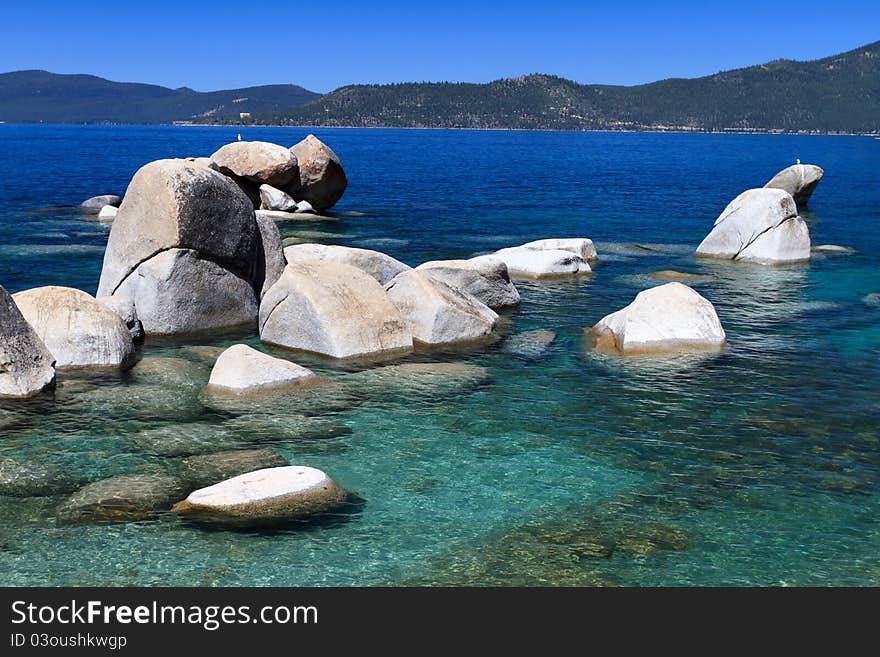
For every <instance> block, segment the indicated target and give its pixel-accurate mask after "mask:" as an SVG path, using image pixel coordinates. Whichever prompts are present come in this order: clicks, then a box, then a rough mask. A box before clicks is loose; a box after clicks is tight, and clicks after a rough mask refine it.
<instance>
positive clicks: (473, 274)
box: [416, 257, 520, 310]
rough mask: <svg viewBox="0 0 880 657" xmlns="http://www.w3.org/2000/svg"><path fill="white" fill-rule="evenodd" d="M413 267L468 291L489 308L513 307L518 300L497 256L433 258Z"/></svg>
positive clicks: (507, 274)
mask: <svg viewBox="0 0 880 657" xmlns="http://www.w3.org/2000/svg"><path fill="white" fill-rule="evenodd" d="M416 269H417V270H419V271H423V272H424V273H425V275H426V276H428V277H429V278H430V279H431V280H439V281H442V282H443V283H446V284H447V285H448V286H450V287H452V288H454V289H456V290H459V291H460V292H464V293H465V294H470V295H471V296H473V297H475V298H477V299H478V300H480V301H481V302H483V303H484V304H486V305H487V306H489V307H490V308H492V309H493V310H495V309H498V308H507V307H510V306H515V305H517V304H518V303H519V300H520V299H519V292H518V291H517V289H516V286H515V285H514V284H513V283H512V282H511V280H510V274H509V273H508V271H507V265H506V264H504V261H503V260H499V259H497V258H491V257H487V258H474V259H471V260H433V261H431V262H425V263H423V264H421V265H419V266H418V267H416Z"/></svg>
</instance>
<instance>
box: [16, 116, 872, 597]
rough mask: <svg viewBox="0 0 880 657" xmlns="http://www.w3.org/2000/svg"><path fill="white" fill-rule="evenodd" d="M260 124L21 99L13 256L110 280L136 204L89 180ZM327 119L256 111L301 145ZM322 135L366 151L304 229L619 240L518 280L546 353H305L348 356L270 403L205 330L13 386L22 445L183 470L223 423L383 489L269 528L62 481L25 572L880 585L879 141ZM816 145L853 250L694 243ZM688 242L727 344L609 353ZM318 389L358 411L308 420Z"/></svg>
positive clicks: (129, 579)
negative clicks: (209, 124)
mask: <svg viewBox="0 0 880 657" xmlns="http://www.w3.org/2000/svg"><path fill="white" fill-rule="evenodd" d="M234 131H237V129H233V130H230V129H224V128H171V127H125V126H120V127H84V126H64V127H60V126H14V125H2V126H0V137H2V139H3V144H4V149H3V151H2V153H0V225H2V228H3V230H2V232H0V284H2V285H4V286H5V287H6V288H7V289H8V290H10V291H11V292H15V291H18V290H21V289H25V288H28V287H32V286H37V285H48V284H59V285H69V286H73V287H80V288H82V289H85V290H87V291H89V292H92V293H94V291H95V288H96V286H97V280H98V276H99V273H100V267H101V258H102V254H103V248H104V244H105V243H106V239H107V233H108V231H109V229H108V227H106V226H102V225H100V224H98V223H96V222H94V221H89V220H85V219H84V218H83V217H81V216H80V215H79V214H78V213H77V212H76V211H75V210H74V209H72V207H71V206H74V205H76V204H77V203H78V202H79V201H81V200H82V199H84V198H86V197H88V196H91V195H93V194H97V193H121V192H122V191H124V188H125V185H126V183H127V181H128V180H129V178H130V177H131V175H132V174H133V172H134V171H135V170H136V169H137V168H138V167H139V166H140V165H141V164H143V163H145V162H147V161H149V160H152V159H156V158H159V157H169V156H188V155H206V154H210V153H211V152H213V151H214V150H215V149H216V148H217V147H219V146H220V145H222V144H223V143H225V142H227V141H229V140H231V139H233V138H234V137H235V135H234ZM305 132H306V131H304V130H297V129H268V128H266V129H256V128H254V129H246V130H245V131H244V132H243V133H242V136H243V138H245V139H264V140H267V141H275V142H279V143H282V144H292V143H294V142H296V141H298V140H299V139H301V138H302V137H303V136H304V134H305ZM317 134H318V136H319V137H320V138H322V139H324V140H325V141H327V142H328V143H329V144H330V145H331V146H332V147H333V148H334V149H335V150H336V151H337V153H338V154H339V155H340V157H341V158H342V159H343V162H344V164H345V166H346V169H347V171H348V173H349V179H350V185H349V189H348V191H347V193H346V195H345V197H344V199H343V200H342V201H341V202H340V204H339V205H338V206H337V207H336V208H335V209H334V211H335V212H336V214H337V219H336V220H334V221H325V222H311V223H307V224H306V223H291V224H281V225H280V227H281V229H282V234H283V235H284V236H285V237H290V238H298V239H301V240H307V241H321V242H326V243H333V244H344V245H350V246H364V247H367V248H375V249H379V250H382V251H385V252H387V253H389V254H391V255H393V256H395V257H397V258H399V259H401V260H403V261H405V262H407V263H409V264H412V265H415V264H418V263H419V262H422V261H424V260H429V259H438V258H454V257H466V256H470V255H473V254H476V253H480V252H485V251H489V250H493V249H496V248H499V247H502V246H510V245H515V244H519V243H522V242H525V241H528V240H531V239H537V238H541V237H553V236H586V237H591V238H593V239H594V240H595V241H596V242H597V246H598V250H599V254H600V258H601V260H600V265H599V266H597V267H596V272H595V274H594V275H593V276H591V277H585V278H579V279H575V280H563V281H552V282H531V283H523V284H521V285H519V289H520V292H521V294H522V304H521V306H520V307H519V308H518V309H516V310H514V311H511V312H509V313H506V314H505V316H504V321H503V322H502V325H501V327H500V329H499V333H500V335H501V336H502V338H503V337H504V336H508V335H512V334H516V333H520V332H522V331H525V330H530V329H538V328H549V329H552V330H554V331H556V332H557V334H558V337H557V339H556V341H555V342H554V343H553V345H552V346H551V348H550V349H549V351H548V352H547V353H546V354H544V355H543V356H541V357H539V358H535V359H527V358H524V357H521V356H517V355H515V354H510V353H508V352H506V351H505V349H504V340H503V339H502V340H499V341H498V342H496V343H495V344H492V345H490V346H488V347H484V348H480V349H471V350H468V351H439V352H438V351H430V352H428V351H426V352H419V353H417V354H415V355H414V356H411V357H409V358H408V359H406V360H405V361H404V362H407V361H409V362H428V363H430V362H453V363H465V364H467V365H468V366H471V367H470V369H466V370H463V374H462V375H461V376H456V377H451V378H450V379H449V380H446V379H443V380H440V381H438V380H437V379H430V380H428V381H425V380H424V379H423V378H422V379H420V378H418V377H415V376H414V375H413V376H410V377H403V378H400V377H394V376H384V377H383V376H375V375H370V374H369V369H368V368H367V367H366V366H357V365H351V366H340V365H335V364H333V363H330V362H327V361H322V360H318V359H315V358H307V357H300V356H297V357H296V360H297V362H300V363H301V364H303V365H306V366H308V367H312V368H314V369H316V370H318V371H320V372H321V373H323V374H326V375H327V376H331V377H334V381H335V382H336V385H334V386H330V387H328V388H327V389H325V390H323V391H322V392H320V393H311V394H308V395H299V396H296V395H294V396H291V395H285V396H282V397H270V398H267V399H264V400H262V401H259V402H254V403H248V404H245V405H229V404H225V405H219V406H218V405H217V404H216V403H214V402H211V401H210V400H209V399H207V398H205V397H203V396H201V394H200V389H201V387H202V386H203V385H204V384H205V383H206V382H207V378H208V374H209V372H210V355H211V353H212V352H210V351H209V350H202V349H193V348H192V342H191V341H173V340H162V341H157V340H153V341H148V342H147V344H146V345H145V346H144V348H143V358H144V360H143V361H142V362H141V363H140V364H139V365H138V366H137V367H135V368H134V369H133V370H132V371H131V372H129V373H127V374H123V375H108V374H102V375H92V376H85V375H76V376H74V375H63V374H62V375H60V376H59V383H58V388H57V390H56V392H55V393H54V396H50V397H49V398H48V399H40V400H36V401H28V402H20V401H19V402H12V401H3V402H0V435H2V438H0V457H13V458H16V459H19V460H24V461H30V462H37V463H39V462H46V463H51V464H53V465H57V466H58V467H60V468H62V469H63V470H64V471H66V472H68V473H69V474H71V475H72V476H74V477H75V478H78V479H82V480H84V481H89V480H95V479H99V478H104V477H108V476H113V475H117V474H127V473H159V472H174V471H175V469H176V468H177V467H178V466H179V459H180V458H181V455H183V454H185V453H193V452H204V451H206V450H211V449H215V448H216V446H220V447H223V448H230V447H245V446H246V447H253V446H266V447H270V448H272V449H276V450H277V451H279V452H280V453H281V454H283V455H284V456H286V457H288V458H289V459H291V461H292V462H295V463H302V464H307V465H312V466H315V467H319V468H321V469H322V470H325V471H326V472H327V473H328V474H330V475H331V476H332V477H333V478H334V479H336V480H337V481H339V482H340V483H341V484H343V485H344V486H346V487H347V488H349V489H350V490H353V491H356V492H357V494H358V495H359V496H360V498H361V500H362V501H361V502H360V503H359V504H356V505H352V506H351V508H348V509H346V510H345V511H344V512H343V513H340V514H339V515H337V516H335V517H331V518H326V519H323V520H322V521H320V522H316V523H311V524H308V525H304V526H302V527H299V528H296V529H291V530H287V531H282V532H274V533H266V534H254V533H238V532H218V531H205V530H202V529H199V528H195V527H191V526H187V525H183V524H181V523H179V522H178V521H177V520H176V518H175V517H173V516H169V515H165V516H161V517H159V518H157V519H156V520H152V521H146V522H138V523H127V524H118V525H104V526H67V525H60V524H56V522H55V519H54V518H55V508H56V507H57V505H58V504H59V503H60V502H61V501H62V500H63V499H64V498H63V497H61V496H59V497H31V498H13V497H0V583H2V584H9V585H44V584H45V585H195V586H202V585H207V586H213V585H218V586H222V585H282V586H283V585H350V584H354V585H358V584H359V585H373V584H392V585H395V584H453V585H461V584H502V585H514V584H562V585H570V584H587V585H590V584H598V585H682V584H704V585H708V584H721V585H744V584H760V585H780V586H781V585H829V584H834V585H872V584H873V585H877V584H880V513H878V512H880V487H878V483H880V358H878V355H880V328H878V326H880V323H878V320H880V307H878V306H872V305H870V304H868V303H865V302H864V301H863V298H864V297H865V295H867V294H869V293H871V292H875V291H880V256H878V255H877V254H878V253H880V231H878V230H877V225H878V220H880V173H878V172H880V166H878V165H880V142H877V141H875V140H871V139H867V138H857V137H793V136H741V135H675V134H669V135H651V134H605V133H588V134H580V133H524V132H470V131H417V130H412V131H404V130H323V131H320V132H318V133H317ZM795 158H800V159H801V160H802V161H804V162H815V163H817V164H820V165H821V166H823V167H824V168H825V170H826V175H825V178H824V179H823V181H822V182H821V183H820V185H819V187H818V189H817V191H816V192H815V194H814V198H813V200H812V202H811V206H810V209H809V211H805V212H804V213H803V215H804V216H805V218H806V219H807V221H808V223H809V225H810V230H811V235H812V239H813V243H814V244H823V243H833V244H841V245H846V246H851V247H854V248H855V249H856V250H857V252H856V253H855V254H852V255H816V257H815V258H814V259H813V260H812V262H811V263H810V264H809V265H798V266H792V267H784V268H763V267H759V266H752V265H733V264H728V263H720V262H712V261H705V260H699V261H698V260H695V259H694V258H693V257H692V256H691V253H692V251H693V249H694V248H695V247H696V245H697V243H699V241H700V240H701V239H702V237H703V236H704V235H705V233H706V232H707V231H708V230H709V228H710V227H711V224H712V222H713V221H714V219H715V217H716V216H717V215H718V213H719V212H720V211H721V209H723V207H724V206H725V205H726V203H727V202H728V201H729V200H730V199H732V198H733V197H734V196H735V195H736V194H738V193H739V192H740V191H742V190H743V189H746V188H748V187H754V186H760V185H761V184H763V182H765V181H766V180H767V179H769V177H770V176H771V175H772V174H773V173H775V172H776V171H777V170H778V169H781V168H782V167H784V166H786V165H788V164H790V163H793V162H794V160H795ZM661 269H678V270H685V271H690V272H695V273H701V274H706V275H707V276H708V277H709V278H707V279H706V280H705V281H704V282H700V283H695V287H696V289H698V291H699V292H700V293H701V294H703V295H704V296H706V297H707V298H709V299H710V300H711V301H712V302H713V303H714V304H715V306H716V308H717V310H718V314H719V316H720V318H721V320H722V322H723V324H724V327H725V329H726V331H727V334H728V338H729V343H730V344H729V347H728V348H727V349H726V350H725V351H724V352H722V353H720V354H718V355H715V356H704V355H700V356H696V357H675V358H666V359H659V360H658V359H649V360H646V359H636V360H628V359H620V358H614V357H609V356H602V355H599V354H596V353H594V352H592V351H591V350H590V348H589V346H588V343H587V342H586V341H585V340H584V336H583V328H584V327H587V326H590V325H592V324H594V323H595V322H596V321H597V320H598V319H600V318H601V317H603V316H604V315H605V314H607V313H608V312H611V311H613V310H616V309H618V308H620V307H622V306H623V305H625V304H627V303H628V302H629V301H630V300H631V299H632V297H633V296H634V295H635V294H636V293H637V292H638V291H639V290H640V289H644V288H646V287H649V286H651V285H655V284H657V283H658V282H657V281H656V280H654V279H652V278H651V277H649V276H648V275H647V274H649V273H650V272H653V271H656V270H661ZM238 341H246V342H248V343H250V344H252V345H255V346H256V345H257V344H258V340H257V337H256V335H255V334H244V335H235V334H225V335H218V336H213V339H200V341H199V342H198V344H199V345H213V346H225V345H229V344H232V343H234V342H238ZM272 353H274V354H276V355H284V354H282V353H281V352H277V351H273V352H272ZM287 355H288V357H290V355H289V354H287ZM358 370H361V371H364V370H366V373H362V372H359V371H358ZM304 415H305V416H309V417H310V418H312V419H311V420H304V419H303V416H304ZM315 418H319V419H321V420H323V421H325V422H326V423H327V424H328V425H333V426H334V427H336V429H337V430H335V431H332V432H329V433H328V436H327V437H321V436H320V435H303V432H302V431H300V430H299V428H301V427H302V426H303V423H304V422H312V421H315ZM341 425H344V426H341ZM145 432H146V433H145ZM194 436H196V437H198V436H201V438H196V437H194ZM205 436H207V437H205Z"/></svg>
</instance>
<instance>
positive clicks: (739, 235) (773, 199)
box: [697, 188, 810, 265]
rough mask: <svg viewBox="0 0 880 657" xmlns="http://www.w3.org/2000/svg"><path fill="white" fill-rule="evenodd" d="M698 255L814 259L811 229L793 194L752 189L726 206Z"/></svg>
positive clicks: (766, 260) (758, 259)
mask: <svg viewBox="0 0 880 657" xmlns="http://www.w3.org/2000/svg"><path fill="white" fill-rule="evenodd" d="M697 255H698V256H709V257H713V258H725V259H728V260H735V261H737V262H754V263H758V264H763V265H773V264H782V263H791V262H802V261H804V260H809V259H810V231H809V229H808V228H807V224H806V222H805V221H804V220H803V219H801V218H800V217H799V216H798V214H797V206H796V205H795V202H794V199H793V198H792V196H791V194H789V193H788V192H785V191H783V190H781V189H765V188H762V189H749V190H746V191H744V192H743V193H742V194H740V195H739V196H737V197H736V198H735V199H733V200H732V201H731V202H730V204H729V205H728V206H727V207H726V208H725V209H724V211H723V212H722V213H721V215H720V216H719V217H718V219H716V220H715V225H714V227H713V228H712V230H711V232H710V233H709V234H708V235H707V236H706V238H705V239H704V240H703V241H702V242H701V243H700V245H699V246H698V247H697Z"/></svg>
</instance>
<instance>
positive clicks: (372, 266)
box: [284, 244, 411, 285]
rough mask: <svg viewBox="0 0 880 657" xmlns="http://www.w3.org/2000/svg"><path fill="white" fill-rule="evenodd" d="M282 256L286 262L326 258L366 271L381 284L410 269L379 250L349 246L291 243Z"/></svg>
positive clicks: (329, 260)
mask: <svg viewBox="0 0 880 657" xmlns="http://www.w3.org/2000/svg"><path fill="white" fill-rule="evenodd" d="M284 257H285V258H287V262H302V261H304V260H326V261H328V262H339V263H342V264H344V265H351V266H352V267H357V268H358V269H360V270H361V271H364V272H366V273H367V274H369V275H370V276H372V277H373V278H375V279H376V280H377V281H379V283H380V284H382V285H385V284H386V283H388V282H389V281H390V280H391V279H392V278H394V277H395V276H397V275H398V274H399V273H400V272H402V271H407V270H409V269H411V267H410V266H409V265H405V264H403V263H402V262H400V260H395V259H394V258H392V257H391V256H390V255H385V254H384V253H382V252H381V251H371V250H370V249H357V248H353V247H350V246H335V245H327V244H293V245H291V246H288V247H285V249H284Z"/></svg>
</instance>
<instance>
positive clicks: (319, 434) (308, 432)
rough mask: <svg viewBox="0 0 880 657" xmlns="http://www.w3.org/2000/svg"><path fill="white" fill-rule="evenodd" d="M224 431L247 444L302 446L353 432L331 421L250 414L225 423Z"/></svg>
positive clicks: (332, 419) (281, 415)
mask: <svg viewBox="0 0 880 657" xmlns="http://www.w3.org/2000/svg"><path fill="white" fill-rule="evenodd" d="M222 429H223V430H224V431H231V432H232V433H233V434H235V435H237V436H239V437H240V439H241V440H242V441H243V442H248V443H266V442H271V443H276V442H294V443H295V442H300V441H312V440H327V439H329V438H339V437H340V436H348V435H350V434H351V428H350V427H349V426H348V425H346V424H343V423H342V422H340V421H339V420H336V419H334V418H328V417H310V416H308V415H296V414H290V413H265V414H262V413H250V414H247V413H246V414H244V415H239V416H238V417H235V418H232V419H231V420H226V422H224V423H223V425H222Z"/></svg>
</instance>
